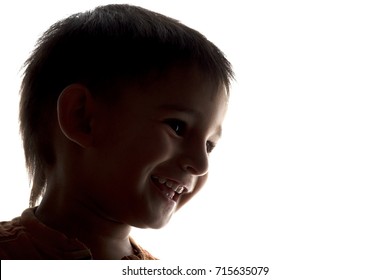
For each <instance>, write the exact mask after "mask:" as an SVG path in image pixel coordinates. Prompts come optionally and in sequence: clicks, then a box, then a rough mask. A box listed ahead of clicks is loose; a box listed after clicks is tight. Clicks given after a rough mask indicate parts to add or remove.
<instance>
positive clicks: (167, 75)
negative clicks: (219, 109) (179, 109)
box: [122, 64, 228, 107]
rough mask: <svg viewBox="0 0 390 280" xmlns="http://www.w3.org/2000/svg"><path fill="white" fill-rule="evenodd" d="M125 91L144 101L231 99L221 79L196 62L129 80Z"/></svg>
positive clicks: (191, 102)
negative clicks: (213, 78) (212, 76)
mask: <svg viewBox="0 0 390 280" xmlns="http://www.w3.org/2000/svg"><path fill="white" fill-rule="evenodd" d="M122 93H123V95H125V96H127V97H130V98H134V99H135V100H136V99H143V102H151V103H153V102H155V103H167V104H169V103H174V104H177V105H180V104H182V105H183V107H191V106H195V105H199V104H201V103H210V102H211V103H219V102H222V103H227V101H228V94H227V90H226V87H225V86H224V85H223V84H222V83H221V82H217V81H214V80H212V79H211V78H210V75H207V74H205V72H203V71H201V70H200V69H199V68H198V67H196V66H188V65H184V64H177V65H174V66H171V67H170V68H168V69H167V70H166V71H164V72H161V71H152V72H151V73H150V74H149V75H148V76H147V77H146V78H144V79H140V80H138V81H132V82H130V83H129V84H126V85H125V86H124V87H123V88H122ZM221 97H222V98H221ZM135 100H134V101H135ZM174 106H175V105H172V107H174Z"/></svg>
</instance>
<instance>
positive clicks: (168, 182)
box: [153, 176, 185, 194]
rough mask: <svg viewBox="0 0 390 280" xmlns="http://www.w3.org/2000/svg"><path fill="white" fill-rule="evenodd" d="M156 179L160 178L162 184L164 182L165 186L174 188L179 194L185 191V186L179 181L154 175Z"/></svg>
mask: <svg viewBox="0 0 390 280" xmlns="http://www.w3.org/2000/svg"><path fill="white" fill-rule="evenodd" d="M153 178H154V179H156V180H158V182H159V183H160V184H164V185H165V186H167V187H168V188H170V189H172V190H173V191H175V192H176V193H178V194H181V193H182V192H183V191H184V189H185V188H184V186H182V185H180V184H178V183H175V182H174V181H171V180H168V179H166V178H160V177H157V176H153Z"/></svg>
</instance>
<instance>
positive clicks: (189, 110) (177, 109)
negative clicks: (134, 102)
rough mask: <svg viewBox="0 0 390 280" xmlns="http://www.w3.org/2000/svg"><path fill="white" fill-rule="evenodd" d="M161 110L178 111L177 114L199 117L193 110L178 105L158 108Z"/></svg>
mask: <svg viewBox="0 0 390 280" xmlns="http://www.w3.org/2000/svg"><path fill="white" fill-rule="evenodd" d="M158 109H159V110H167V111H177V112H182V113H187V114H191V115H199V113H198V112H197V111H195V110H193V109H190V108H187V107H184V106H181V105H176V104H166V105H162V106H160V107H158Z"/></svg>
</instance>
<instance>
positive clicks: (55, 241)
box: [0, 208, 156, 260]
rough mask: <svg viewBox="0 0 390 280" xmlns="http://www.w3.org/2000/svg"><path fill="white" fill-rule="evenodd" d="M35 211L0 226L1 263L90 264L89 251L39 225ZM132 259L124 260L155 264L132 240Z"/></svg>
mask: <svg viewBox="0 0 390 280" xmlns="http://www.w3.org/2000/svg"><path fill="white" fill-rule="evenodd" d="M35 209H36V208H28V209H26V210H25V211H24V212H23V213H22V215H21V216H20V217H17V218H15V219H13V220H12V221H8V222H1V223H0V259H1V260H6V259H9V260H49V259H57V260H85V259H87V260H90V259H93V257H92V254H91V251H90V250H89V249H88V248H87V247H86V246H85V245H84V244H83V243H82V242H80V241H79V240H77V239H71V238H68V237H66V236H65V235H64V234H62V233H61V232H58V231H56V230H54V229H51V228H49V227H47V226H46V225H44V224H43V223H41V222H40V221H39V220H38V219H37V217H36V216H35V213H34V212H35ZM129 242H130V243H131V245H132V246H133V250H134V255H131V256H124V257H123V259H127V260H156V258H155V257H153V256H152V255H151V254H150V253H149V252H148V251H146V250H144V249H142V248H141V247H140V246H139V245H137V244H136V243H135V242H134V240H133V239H132V238H130V237H129Z"/></svg>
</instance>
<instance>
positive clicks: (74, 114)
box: [57, 84, 94, 148]
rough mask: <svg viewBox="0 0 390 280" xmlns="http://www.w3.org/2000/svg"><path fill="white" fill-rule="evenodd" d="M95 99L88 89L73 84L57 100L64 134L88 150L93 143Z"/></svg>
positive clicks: (58, 115)
mask: <svg viewBox="0 0 390 280" xmlns="http://www.w3.org/2000/svg"><path fill="white" fill-rule="evenodd" d="M93 111H94V99H93V97H92V95H91V93H90V91H89V90H88V88H87V87H85V86H83V85H81V84H71V85H69V86H67V87H66V88H65V89H64V90H63V91H62V92H61V94H60V96H59V98H58V100H57V117H58V123H59V127H60V129H61V131H62V133H63V134H64V135H65V136H66V137H67V138H68V139H69V140H71V141H72V142H74V143H76V144H78V145H79V146H81V147H83V148H86V147H88V146H90V145H91V144H92V142H93V135H92V122H93Z"/></svg>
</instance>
